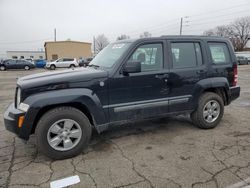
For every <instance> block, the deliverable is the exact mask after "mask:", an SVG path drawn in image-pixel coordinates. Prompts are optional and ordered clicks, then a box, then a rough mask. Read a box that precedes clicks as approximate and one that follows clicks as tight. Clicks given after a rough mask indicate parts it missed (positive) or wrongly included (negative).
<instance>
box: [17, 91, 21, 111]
mask: <svg viewBox="0 0 250 188" xmlns="http://www.w3.org/2000/svg"><path fill="white" fill-rule="evenodd" d="M20 102H21V89H20V88H19V87H18V88H17V91H16V107H18V106H19V104H20Z"/></svg>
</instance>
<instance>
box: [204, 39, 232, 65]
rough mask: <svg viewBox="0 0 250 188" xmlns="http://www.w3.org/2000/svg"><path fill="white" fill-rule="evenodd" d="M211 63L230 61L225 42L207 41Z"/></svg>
mask: <svg viewBox="0 0 250 188" xmlns="http://www.w3.org/2000/svg"><path fill="white" fill-rule="evenodd" d="M208 46H209V50H210V53H211V57H212V61H213V64H225V63H229V62H230V53H229V50H228V47H227V45H226V44H225V43H219V42H216V43H211V42H209V43H208Z"/></svg>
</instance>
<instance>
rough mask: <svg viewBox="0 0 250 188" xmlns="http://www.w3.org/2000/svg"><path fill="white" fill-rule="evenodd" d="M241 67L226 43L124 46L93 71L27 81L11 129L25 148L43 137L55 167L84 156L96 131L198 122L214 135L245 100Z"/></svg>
mask: <svg viewBox="0 0 250 188" xmlns="http://www.w3.org/2000/svg"><path fill="white" fill-rule="evenodd" d="M207 52H208V53H207ZM236 62H237V61H236V57H235V54H234V50H233V48H232V46H231V43H230V41H229V40H228V39H224V38H219V37H218V38H217V37H198V36H197V37H195V36H163V37H159V38H143V39H138V40H127V41H117V42H115V43H112V44H109V45H108V46H107V47H106V48H105V49H103V50H102V52H101V53H99V54H98V55H97V56H96V57H95V58H94V59H93V60H92V61H91V63H90V64H89V65H88V67H87V68H85V69H74V70H64V71H57V72H53V73H51V72H50V73H42V74H41V73H40V74H34V75H29V76H25V77H22V78H19V79H18V81H17V88H16V94H15V102H14V103H12V104H11V105H10V106H9V107H8V109H7V110H6V112H5V114H4V123H5V127H6V129H7V130H9V131H11V132H14V133H16V134H17V135H18V136H19V137H20V138H22V139H24V140H28V139H29V137H30V135H31V134H34V133H36V139H37V146H38V148H39V149H40V151H41V152H43V153H44V154H45V155H47V156H49V157H51V158H54V159H64V158H69V157H72V156H75V155H77V154H79V153H81V152H82V150H83V149H84V148H86V147H87V145H88V143H89V140H90V138H91V133H92V129H96V130H97V132H98V133H101V132H103V131H105V130H107V129H108V128H109V127H110V126H115V125H119V124H121V123H127V122H134V121H138V120H143V119H152V118H159V117H166V116H173V115H179V114H190V116H191V119H192V121H193V123H194V125H196V126H197V127H199V128H202V129H211V128H214V127H216V126H217V125H218V124H219V122H220V121H221V119H222V117H223V113H224V106H226V105H229V104H230V103H231V102H232V101H233V100H235V99H236V98H238V97H239V95H240V87H239V86H237V77H238V74H237V63H236Z"/></svg>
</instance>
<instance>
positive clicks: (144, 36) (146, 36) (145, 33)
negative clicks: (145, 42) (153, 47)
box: [140, 31, 152, 38]
mask: <svg viewBox="0 0 250 188" xmlns="http://www.w3.org/2000/svg"><path fill="white" fill-rule="evenodd" d="M150 37H152V34H151V33H149V32H148V31H145V32H143V33H142V34H141V35H140V38H150Z"/></svg>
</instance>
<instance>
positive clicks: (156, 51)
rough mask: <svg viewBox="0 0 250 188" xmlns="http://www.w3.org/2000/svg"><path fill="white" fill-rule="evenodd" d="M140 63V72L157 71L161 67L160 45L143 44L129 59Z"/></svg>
mask: <svg viewBox="0 0 250 188" xmlns="http://www.w3.org/2000/svg"><path fill="white" fill-rule="evenodd" d="M129 60H130V61H133V60H138V61H140V62H141V71H142V72H147V71H157V70H161V69H162V67H163V55H162V44H161V43H154V44H145V45H141V46H139V47H138V48H137V49H136V50H135V52H134V53H133V54H132V56H131V57H130V59H129Z"/></svg>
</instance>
